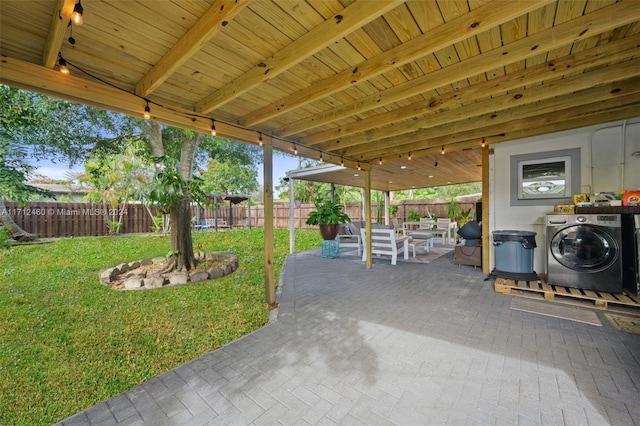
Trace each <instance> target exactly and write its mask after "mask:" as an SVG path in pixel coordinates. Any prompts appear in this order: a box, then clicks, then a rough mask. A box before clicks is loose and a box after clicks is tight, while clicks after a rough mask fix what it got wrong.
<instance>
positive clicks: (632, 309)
mask: <svg viewBox="0 0 640 426" xmlns="http://www.w3.org/2000/svg"><path fill="white" fill-rule="evenodd" d="M494 290H495V291H496V293H502V294H510V295H512V296H523V297H531V298H540V296H542V297H543V298H544V300H549V301H554V302H559V303H565V304H569V305H577V306H582V307H584V306H585V304H589V305H591V307H593V308H597V309H602V310H608V311H617V312H624V313H632V314H636V315H640V297H639V296H636V295H632V294H629V293H623V294H617V293H607V292H604V291H593V290H583V289H579V288H571V287H562V286H559V285H550V284H547V283H546V282H544V281H543V280H538V281H514V280H508V279H506V278H496V281H495V284H494Z"/></svg>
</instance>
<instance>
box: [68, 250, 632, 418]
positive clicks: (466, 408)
mask: <svg viewBox="0 0 640 426" xmlns="http://www.w3.org/2000/svg"><path fill="white" fill-rule="evenodd" d="M451 259H452V254H451V253H449V254H446V255H443V256H441V257H439V258H437V259H435V260H433V261H431V262H430V263H427V264H425V263H415V262H401V261H399V262H398V265H397V266H391V265H390V264H389V261H388V260H383V259H375V260H374V263H373V268H372V269H369V270H367V269H365V268H364V266H363V263H362V262H361V261H360V260H359V259H357V258H356V257H351V256H343V257H340V258H338V259H322V258H321V257H320V254H319V250H314V251H310V252H302V253H296V254H293V255H290V256H289V257H288V259H287V261H286V265H285V270H284V273H283V277H282V283H281V284H282V285H281V286H280V288H279V294H278V302H279V303H280V308H279V310H278V311H277V318H275V319H274V320H273V321H272V322H271V324H270V325H268V326H266V327H264V328H262V329H260V330H258V331H256V332H254V333H252V334H250V335H248V336H246V337H244V338H242V339H239V340H237V341H235V342H233V343H231V344H229V345H227V346H225V347H223V348H221V349H218V350H215V351H212V352H210V353H207V354H205V355H203V356H202V357H200V358H198V359H195V360H193V361H192V362H189V363H187V364H185V365H182V366H180V367H178V368H176V369H175V370H172V371H170V372H168V373H166V374H164V375H162V376H160V377H156V378H154V379H152V380H149V381H148V382H145V383H143V384H142V385H140V386H137V387H135V388H133V389H130V390H129V391H127V392H124V393H123V394H120V395H118V396H115V397H113V398H111V399H109V400H107V401H105V402H103V403H101V404H98V405H96V406H94V407H92V408H89V409H88V410H86V411H84V412H81V413H79V414H77V415H75V416H73V417H71V418H69V419H66V420H64V421H63V422H61V424H63V425H76V424H83V425H86V424H90V425H115V424H118V425H120V424H126V425H134V424H148V425H169V424H173V425H184V424H188V425H201V424H202V425H206V424H212V425H213V424H215V425H218V424H234V425H236V424H237V425H248V424H256V425H268V424H284V425H302V424H314V425H315V424H321V425H333V424H349V425H352V424H367V425H372V424H373V425H380V424H391V425H393V424H395V425H416V424H452V425H458V424H461V425H468V424H508V425H514V424H525V425H526V424H531V425H535V424H554V425H555V424H567V425H582V424H589V425H602V424H615V425H628V424H640V336H638V335H634V334H627V333H623V332H619V331H616V330H615V329H614V328H613V327H612V326H611V325H610V324H609V322H608V321H607V320H606V318H605V317H604V315H603V313H602V312H601V311H597V315H598V317H599V318H600V320H601V322H602V326H601V327H598V326H594V325H589V324H583V323H579V322H574V321H569V320H563V319H556V318H550V317H546V316H541V315H536V314H530V313H525V312H521V311H516V310H512V309H510V303H511V299H512V297H511V296H505V295H500V294H496V293H494V291H493V288H492V285H493V282H492V281H484V278H485V276H484V275H483V274H482V273H481V271H480V270H479V269H477V270H475V269H474V268H473V267H469V266H461V267H459V266H455V265H453V264H452V262H451ZM203 314H204V313H203Z"/></svg>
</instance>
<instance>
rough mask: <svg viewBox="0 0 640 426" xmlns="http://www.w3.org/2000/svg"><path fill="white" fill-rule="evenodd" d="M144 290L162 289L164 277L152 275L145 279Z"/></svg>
mask: <svg viewBox="0 0 640 426" xmlns="http://www.w3.org/2000/svg"><path fill="white" fill-rule="evenodd" d="M143 283H144V288H160V287H162V286H163V285H164V277H163V276H161V275H151V276H148V277H147V278H145V279H144V281H143Z"/></svg>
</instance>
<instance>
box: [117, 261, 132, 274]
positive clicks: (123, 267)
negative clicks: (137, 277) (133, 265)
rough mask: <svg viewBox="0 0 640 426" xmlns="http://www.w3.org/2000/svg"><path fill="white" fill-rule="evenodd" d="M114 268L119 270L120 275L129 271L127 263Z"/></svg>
mask: <svg viewBox="0 0 640 426" xmlns="http://www.w3.org/2000/svg"><path fill="white" fill-rule="evenodd" d="M116 268H118V269H119V270H120V273H121V274H124V273H125V272H128V271H129V264H128V263H121V264H119V265H118V266H116Z"/></svg>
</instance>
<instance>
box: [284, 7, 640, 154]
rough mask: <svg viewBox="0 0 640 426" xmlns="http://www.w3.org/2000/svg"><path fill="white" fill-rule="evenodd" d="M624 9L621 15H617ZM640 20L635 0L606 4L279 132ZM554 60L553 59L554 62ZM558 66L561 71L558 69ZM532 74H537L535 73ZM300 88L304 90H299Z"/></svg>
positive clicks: (344, 129)
mask: <svg viewBox="0 0 640 426" xmlns="http://www.w3.org/2000/svg"><path fill="white" fill-rule="evenodd" d="M618 13H620V15H618ZM639 19H640V8H638V7H637V6H636V5H634V4H633V2H626V3H625V2H620V3H616V4H614V5H611V6H608V7H605V8H603V9H600V10H598V11H596V12H593V13H590V14H588V15H585V16H583V17H581V18H578V19H574V20H572V21H569V22H565V23H563V24H560V25H557V26H555V27H552V28H549V29H548V30H546V31H542V32H539V33H537V34H533V35H530V36H529V37H527V38H525V39H522V40H519V41H517V42H513V43H511V44H509V45H507V46H504V47H502V48H499V49H493V50H490V51H489V52H486V53H483V54H481V55H477V56H474V57H472V58H470V59H467V60H465V61H461V62H458V63H456V64H453V65H450V66H448V67H445V68H442V69H439V70H437V71H434V72H431V73H428V74H425V75H423V76H421V77H418V78H415V79H412V80H410V81H408V82H406V83H403V84H401V85H398V86H395V87H392V88H390V89H387V90H384V91H381V92H376V93H374V94H372V95H369V96H366V97H364V98H361V99H357V100H355V101H352V102H349V103H347V104H345V105H341V106H339V107H337V108H332V109H331V110H330V111H326V112H323V113H320V114H315V115H313V116H312V117H309V118H307V119H304V120H300V121H298V122H297V123H293V124H290V125H286V126H283V127H281V128H279V129H276V131H275V132H274V134H275V135H280V136H286V135H290V134H294V133H297V132H300V131H303V130H308V129H310V128H313V127H317V126H323V125H326V124H329V123H331V122H333V121H336V120H340V119H343V118H346V117H349V116H352V115H355V114H360V113H363V112H366V111H369V110H371V109H375V108H380V107H382V106H384V105H388V104H390V103H394V102H399V101H402V100H404V99H408V98H411V97H412V96H416V95H421V94H423V93H427V92H429V91H431V90H434V89H437V88H440V87H443V86H446V85H448V84H453V83H456V82H458V81H460V80H464V79H467V78H470V77H473V76H476V75H478V74H482V73H485V72H488V71H491V70H493V69H496V68H499V67H502V66H506V65H508V64H510V63H513V62H515V61H519V60H523V59H527V58H530V57H533V56H536V55H539V54H541V53H543V52H545V51H550V50H553V49H556V48H558V47H561V46H564V45H567V44H571V43H574V42H575V41H578V40H583V39H586V38H588V37H592V36H594V35H596V34H601V33H603V32H606V31H610V30H613V29H615V28H617V27H619V26H622V25H625V24H628V23H631V22H634V21H637V20H639ZM550 62H553V61H550ZM558 70H561V69H560V68H558ZM532 78H533V76H532ZM299 93H300V92H299ZM357 124H358V127H355V125H348V126H341V127H337V128H333V129H329V130H326V131H322V132H319V133H317V134H312V135H309V136H307V137H305V138H304V143H305V144H306V145H315V144H319V143H321V142H323V141H328V140H331V139H337V138H342V137H344V136H345V135H348V134H351V133H354V132H356V131H362V130H361V129H362V128H363V127H364V125H363V124H361V123H360V122H358V123H357Z"/></svg>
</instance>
